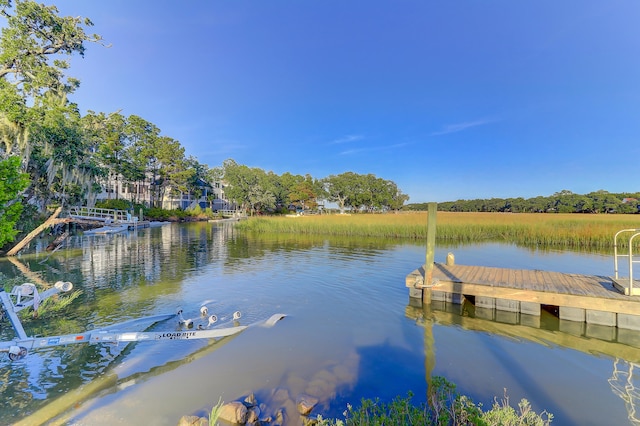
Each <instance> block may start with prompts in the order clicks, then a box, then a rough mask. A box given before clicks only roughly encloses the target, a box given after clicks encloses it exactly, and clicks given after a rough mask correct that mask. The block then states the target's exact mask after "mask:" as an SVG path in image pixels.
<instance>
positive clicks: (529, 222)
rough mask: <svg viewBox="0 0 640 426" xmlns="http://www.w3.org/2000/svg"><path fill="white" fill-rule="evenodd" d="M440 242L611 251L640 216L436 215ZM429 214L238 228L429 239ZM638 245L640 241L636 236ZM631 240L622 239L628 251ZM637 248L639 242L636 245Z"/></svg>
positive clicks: (260, 220)
mask: <svg viewBox="0 0 640 426" xmlns="http://www.w3.org/2000/svg"><path fill="white" fill-rule="evenodd" d="M436 222H437V225H436V240H437V241H440V242H480V241H503V242H511V243H516V244H520V245H527V246H538V247H558V248H562V247H571V248H588V249H609V248H612V247H613V237H614V234H615V233H616V232H617V231H619V230H621V229H629V228H637V229H639V232H640V215H637V214H636V215H621V214H599V215H598V214H554V213H551V214H540V213H453V212H438V214H437V219H436ZM426 224H427V214H426V212H415V213H400V214H355V215H313V216H298V217H282V216H274V217H264V216H262V217H256V218H250V219H249V220H247V221H243V222H241V223H240V224H238V226H239V227H240V228H241V229H245V230H248V231H253V232H262V233H290V234H305V235H334V236H353V237H384V238H401V239H415V240H421V239H424V238H426V231H427V227H426ZM636 240H638V243H639V244H640V237H639V238H636ZM627 241H628V236H627V237H625V238H624V239H620V238H619V241H618V245H619V246H624V247H626V245H627ZM634 249H635V244H634Z"/></svg>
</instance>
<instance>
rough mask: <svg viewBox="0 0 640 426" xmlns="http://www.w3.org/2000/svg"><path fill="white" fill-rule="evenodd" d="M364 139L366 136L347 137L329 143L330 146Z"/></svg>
mask: <svg viewBox="0 0 640 426" xmlns="http://www.w3.org/2000/svg"><path fill="white" fill-rule="evenodd" d="M362 139H364V135H347V136H343V137H341V138H338V139H336V140H333V141H331V142H329V145H338V144H343V143H349V142H355V141H359V140H362Z"/></svg>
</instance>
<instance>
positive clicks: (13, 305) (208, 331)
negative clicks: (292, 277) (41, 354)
mask: <svg viewBox="0 0 640 426" xmlns="http://www.w3.org/2000/svg"><path fill="white" fill-rule="evenodd" d="M72 288H73V284H72V283H70V282H68V281H67V282H63V281H58V282H56V283H55V284H54V286H53V287H52V288H50V289H48V290H46V291H44V292H43V293H42V294H39V293H38V290H37V288H36V286H35V285H34V284H31V283H25V284H22V285H18V286H14V287H13V289H12V290H11V292H10V293H7V292H6V291H4V290H0V301H1V302H2V308H3V312H0V314H2V316H4V315H6V316H7V317H8V319H9V321H10V322H11V325H12V326H13V329H14V330H15V333H16V336H17V337H16V339H14V340H11V341H2V342H0V353H2V352H5V353H7V354H8V355H9V359H10V360H12V361H16V360H19V359H22V358H24V357H25V356H27V354H28V353H29V350H37V349H42V348H48V347H53V346H61V345H69V344H73V343H90V344H98V343H111V344H118V343H120V342H124V343H131V342H141V341H149V342H158V341H166V340H192V339H218V338H222V337H226V336H231V335H233V334H237V333H239V332H241V331H243V330H245V329H247V328H248V327H250V326H252V325H264V326H267V327H271V326H273V325H275V324H276V323H277V322H278V321H280V320H281V319H282V318H284V317H285V316H286V315H284V314H274V315H272V316H271V317H270V318H268V319H267V320H266V321H260V322H257V323H254V324H249V325H239V323H238V320H239V319H240V318H241V316H242V315H241V313H240V312H239V311H236V312H234V313H233V326H231V327H218V328H212V326H213V325H214V324H216V323H217V321H218V317H217V316H216V315H208V313H209V310H208V308H207V307H206V306H202V307H201V308H200V318H198V319H185V318H184V317H183V315H182V310H181V309H179V310H178V311H177V312H176V313H175V314H166V315H155V316H149V317H143V318H138V319H133V320H129V321H125V322H121V323H118V324H114V325H111V326H109V327H104V328H98V329H95V330H91V331H86V332H84V333H77V334H64V335H60V336H50V337H29V336H27V334H26V332H25V331H24V328H23V327H22V323H21V322H20V318H19V317H18V315H17V313H18V312H20V311H21V310H23V309H25V308H28V307H33V310H34V311H37V310H38V306H39V305H40V303H41V302H42V301H43V300H45V299H47V298H49V297H51V296H53V295H55V294H58V293H63V292H68V291H71V289H72ZM172 318H173V319H176V320H177V321H178V325H179V329H178V330H176V331H121V330H127V329H128V328H135V326H136V325H139V324H140V323H143V322H144V323H145V324H147V327H149V326H150V325H152V324H155V323H158V322H162V321H167V320H169V319H172ZM205 320H206V321H207V323H206V324H203V323H204V321H205ZM196 323H198V325H197V326H196V325H195V324H196Z"/></svg>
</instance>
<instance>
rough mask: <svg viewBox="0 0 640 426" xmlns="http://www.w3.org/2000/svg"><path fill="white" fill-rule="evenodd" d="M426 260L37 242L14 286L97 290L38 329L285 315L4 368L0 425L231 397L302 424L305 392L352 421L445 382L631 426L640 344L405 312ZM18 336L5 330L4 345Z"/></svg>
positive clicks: (140, 419)
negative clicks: (216, 332)
mask: <svg viewBox="0 0 640 426" xmlns="http://www.w3.org/2000/svg"><path fill="white" fill-rule="evenodd" d="M36 245H37V244H36ZM449 251H453V252H454V253H455V255H456V262H457V263H460V264H475V265H485V266H498V267H512V268H532V269H546V270H553V271H559V272H569V273H576V272H577V273H585V274H595V275H610V274H611V270H612V267H611V265H612V260H611V259H610V257H608V256H605V255H601V254H597V253H575V252H562V251H557V252H552V251H539V250H529V249H527V250H525V249H521V248H518V247H516V246H513V245H502V244H480V245H458V246H455V247H453V246H440V247H438V248H437V250H436V260H439V261H442V260H444V258H445V256H446V254H447V253H448V252H449ZM424 259H425V250H424V247H423V246H422V245H421V244H419V243H400V242H398V241H386V240H382V241H381V240H376V239H352V238H351V239H350V238H324V237H306V236H290V235H287V236H283V235H270V236H264V235H262V236H256V235H251V234H247V233H242V232H238V231H237V230H236V229H234V228H233V227H232V226H227V225H224V226H220V225H212V224H207V223H195V224H180V225H178V224H174V225H167V226H163V227H160V228H151V229H145V230H139V231H137V232H131V233H123V234H115V235H94V236H75V237H72V238H70V240H69V241H68V243H67V245H66V246H65V248H63V249H61V250H59V251H57V252H56V253H53V254H51V253H48V252H44V251H41V250H38V249H37V248H34V249H33V250H32V251H31V252H30V253H26V254H23V255H21V256H20V258H19V260H20V262H21V264H23V265H24V266H26V268H28V272H25V271H26V270H24V269H23V270H22V271H21V269H20V268H18V267H17V266H16V265H15V264H13V263H11V262H9V261H6V260H0V271H1V272H3V273H4V275H6V276H19V277H21V278H23V279H25V280H31V278H28V277H27V275H28V274H30V275H31V276H32V278H33V274H35V275H36V276H37V277H38V278H39V279H41V280H43V281H45V282H55V281H57V280H64V281H72V282H73V283H74V284H75V285H76V288H80V289H82V290H83V295H82V296H81V297H80V298H79V299H77V300H76V301H74V303H73V304H72V306H70V307H69V308H67V309H66V310H64V311H63V312H62V314H61V315H58V316H53V317H51V318H47V319H46V320H44V321H43V320H37V321H36V320H30V319H25V322H24V324H25V329H26V331H27V333H28V334H41V335H47V334H59V333H60V332H61V330H65V331H67V330H68V331H69V332H71V331H73V332H75V331H81V330H84V329H85V328H87V327H88V328H91V327H97V326H104V325H108V324H112V323H116V322H121V321H124V320H127V319H130V318H136V317H141V316H146V315H156V314H163V313H171V312H174V311H175V309H176V307H178V306H180V307H183V308H184V309H185V310H187V311H189V310H190V309H191V310H193V312H195V313H196V314H197V311H198V308H199V306H200V303H202V302H203V301H204V300H209V301H212V302H211V306H210V307H211V309H212V311H213V312H214V313H216V314H221V315H223V314H225V313H229V312H233V311H235V310H240V311H242V313H243V321H245V320H246V322H247V323H252V322H254V321H256V320H260V319H265V318H266V317H268V316H270V315H271V314H273V313H274V312H284V313H286V314H288V317H287V318H286V319H285V320H283V321H281V323H279V324H278V325H277V326H276V327H274V328H273V329H249V330H247V331H246V332H243V333H242V334H241V335H238V336H237V337H235V338H234V339H233V340H232V341H229V342H228V343H227V344H216V345H213V346H209V345H208V344H207V342H181V343H178V344H176V345H174V344H169V345H166V344H137V345H135V346H132V347H130V349H124V348H123V347H112V346H80V345H79V346H74V347H66V348H58V349H49V350H46V351H39V352H37V353H35V352H34V353H33V354H30V355H29V356H28V357H27V358H26V359H25V360H24V361H21V362H18V363H13V364H9V362H8V361H7V360H6V359H0V380H1V383H0V392H1V395H2V397H3V400H4V401H6V403H5V404H3V406H2V407H0V416H1V418H2V419H3V422H4V421H6V422H15V421H18V420H20V419H23V420H24V422H25V424H26V423H29V422H31V423H41V420H42V419H44V418H47V417H55V418H56V419H57V420H56V422H59V423H81V424H92V425H93V424H113V423H115V422H117V423H122V424H157V425H163V424H167V425H175V424H176V422H177V420H178V419H179V418H180V417H181V416H182V415H185V414H205V413H206V412H207V411H208V410H209V409H210V408H211V406H212V405H213V404H214V403H216V402H217V401H218V399H219V398H222V399H223V400H225V401H229V400H233V399H236V398H239V397H241V396H243V395H246V394H248V393H249V392H255V393H256V396H257V397H258V400H260V401H261V402H266V403H270V404H273V405H274V406H276V407H278V406H283V407H285V408H288V411H291V412H295V411H294V409H293V407H292V406H291V405H292V401H294V400H295V398H296V396H297V395H298V394H300V393H310V394H314V396H317V397H318V399H319V400H320V404H319V406H318V408H317V410H318V412H322V414H324V415H332V416H338V417H339V416H341V415H342V412H343V411H344V409H345V406H346V404H347V403H348V402H349V403H352V404H353V403H357V402H358V401H359V400H360V399H361V398H363V397H371V398H374V397H380V398H381V399H383V400H391V399H392V398H394V397H396V396H398V395H401V396H404V395H406V393H407V391H409V390H410V391H412V392H413V393H414V394H415V395H416V397H415V398H416V399H417V400H418V401H417V402H419V401H420V399H422V400H424V399H425V398H426V394H427V382H428V380H427V379H428V378H429V377H430V376H431V375H432V374H434V375H442V376H445V377H447V378H448V379H450V380H452V381H454V382H455V383H456V384H457V385H458V389H459V390H460V391H461V392H462V393H466V394H469V395H471V396H472V397H473V398H474V400H476V401H480V402H483V403H484V404H485V406H488V405H490V404H491V402H492V399H493V397H494V396H498V397H501V396H502V394H503V390H504V388H507V389H508V391H509V395H510V396H511V398H512V401H518V400H519V399H520V398H522V397H525V398H527V399H529V400H530V401H531V402H532V405H533V407H534V409H535V410H537V411H541V410H543V409H547V410H549V411H550V412H552V413H554V415H555V416H556V417H555V420H554V424H589V423H591V424H625V422H626V423H628V422H629V420H628V418H627V417H628V407H627V403H626V402H625V400H623V399H622V397H621V396H619V394H616V393H614V392H613V391H612V389H614V388H613V384H614V383H615V386H616V389H618V390H619V392H624V391H625V390H626V389H628V388H627V387H625V386H627V385H626V384H625V383H627V380H628V378H629V377H630V376H632V375H633V369H634V368H636V371H637V363H638V362H639V361H640V360H639V357H638V347H639V345H638V343H637V342H638V335H640V333H638V332H632V331H628V330H627V331H625V332H626V333H627V335H624V332H623V331H622V330H620V331H618V332H616V333H617V334H615V335H611V333H612V331H611V329H610V328H607V327H604V328H599V329H596V328H586V327H582V328H579V329H578V328H575V325H574V324H567V325H565V324H562V323H560V322H558V321H557V320H553V319H551V318H550V319H547V318H544V317H543V318H541V319H539V320H538V323H536V322H535V319H531V318H529V319H527V318H524V319H523V317H522V316H520V317H519V318H513V317H510V316H505V315H498V314H495V315H493V316H492V317H491V318H492V319H491V320H486V319H482V318H481V315H478V314H482V313H480V312H475V311H472V308H471V307H468V308H465V309H466V310H464V311H461V312H458V311H455V310H454V309H453V308H451V307H446V306H445V307H443V309H440V310H438V309H432V310H430V311H428V312H427V311H425V310H424V308H423V307H422V306H421V305H420V306H413V305H409V306H407V303H408V300H409V298H408V295H407V289H406V287H405V285H404V282H405V277H406V275H407V274H408V273H409V272H411V271H413V270H414V269H416V267H417V266H418V265H420V264H422V263H423V262H424ZM434 307H435V306H434ZM527 321H530V322H527ZM531 321H533V322H531ZM554 321H555V322H554ZM427 330H428V331H427ZM614 330H615V329H614ZM9 336H12V333H11V330H8V329H7V327H3V328H2V330H0V337H1V338H7V337H9ZM429 347H430V348H429ZM425 351H426V352H427V356H425ZM614 365H617V367H615V366H614ZM613 370H615V371H616V372H617V373H615V374H613V373H612V371H613ZM625 374H626V375H625ZM614 376H615V379H613V378H614ZM610 379H613V380H612V383H611V384H610V382H609V380H610ZM633 380H637V379H636V378H635V377H633ZM61 395H69V396H68V397H66V398H67V399H65V398H64V397H61ZM629 401H631V400H629ZM291 418H292V419H294V417H291ZM42 421H44V420H42Z"/></svg>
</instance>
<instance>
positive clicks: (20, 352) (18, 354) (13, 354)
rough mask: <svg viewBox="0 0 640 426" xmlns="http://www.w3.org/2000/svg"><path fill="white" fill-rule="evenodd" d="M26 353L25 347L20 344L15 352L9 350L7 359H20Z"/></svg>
mask: <svg viewBox="0 0 640 426" xmlns="http://www.w3.org/2000/svg"><path fill="white" fill-rule="evenodd" d="M27 353H28V351H27V348H24V347H22V346H20V347H19V348H18V351H16V352H11V351H10V352H9V359H10V360H11V361H17V360H19V359H22V358H24V357H25V356H27Z"/></svg>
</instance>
